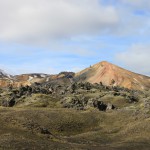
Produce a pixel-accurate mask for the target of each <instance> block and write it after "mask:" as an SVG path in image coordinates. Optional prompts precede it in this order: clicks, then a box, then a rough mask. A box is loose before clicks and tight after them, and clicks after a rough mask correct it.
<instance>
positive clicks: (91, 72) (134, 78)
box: [75, 61, 150, 90]
mask: <svg viewBox="0 0 150 150" xmlns="http://www.w3.org/2000/svg"><path fill="white" fill-rule="evenodd" d="M75 78H76V80H77V81H82V82H90V83H100V82H102V83H103V84H104V85H107V86H120V87H125V88H129V89H136V90H144V89H149V88H150V77H148V76H144V75H141V74H137V73H133V72H131V71H128V70H126V69H123V68H121V67H118V66H116V65H114V64H111V63H109V62H107V61H102V62H100V63H97V64H95V65H93V66H90V67H89V68H86V69H84V70H82V71H80V72H78V73H76V75H75Z"/></svg>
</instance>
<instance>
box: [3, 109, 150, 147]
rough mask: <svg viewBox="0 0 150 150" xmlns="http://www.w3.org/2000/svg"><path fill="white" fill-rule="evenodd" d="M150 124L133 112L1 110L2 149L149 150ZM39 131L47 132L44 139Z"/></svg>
mask: <svg viewBox="0 0 150 150" xmlns="http://www.w3.org/2000/svg"><path fill="white" fill-rule="evenodd" d="M149 122H150V120H149V119H148V118H144V117H143V116H141V117H139V118H137V116H135V115H134V113H133V111H125V110H124V111H113V112H106V113H105V112H99V111H96V110H88V111H76V110H72V109H71V110H70V109H61V108H54V109H52V108H32V109H31V108H2V107H1V108H0V123H1V128H0V137H1V138H0V145H1V147H0V148H1V149H12V150H14V149H79V150H80V149H99V148H101V149H140V148H141V147H142V149H148V147H149V146H150V145H149V139H150V134H149V131H150V126H149ZM38 127H44V128H46V129H48V130H49V131H50V133H51V135H47V134H46V135H44V134H41V133H40V132H39V130H37V128H38Z"/></svg>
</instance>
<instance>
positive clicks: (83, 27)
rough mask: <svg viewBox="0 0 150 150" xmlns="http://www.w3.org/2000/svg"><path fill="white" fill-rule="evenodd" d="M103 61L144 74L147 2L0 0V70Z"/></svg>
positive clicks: (148, 51)
mask: <svg viewBox="0 0 150 150" xmlns="http://www.w3.org/2000/svg"><path fill="white" fill-rule="evenodd" d="M104 60H105V61H108V62H110V63H113V64H116V65H118V66H121V67H123V68H126V69H128V70H131V71H133V72H136V73H140V74H145V75H148V76H150V1H149V0H13V1H12V0H5V1H4V0H0V69H3V70H5V71H6V72H8V73H10V74H23V73H47V74H55V73H59V72H61V71H74V72H78V71H80V70H82V69H84V68H86V67H89V66H90V65H93V64H95V63H98V62H101V61H104Z"/></svg>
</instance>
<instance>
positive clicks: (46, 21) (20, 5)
mask: <svg viewBox="0 0 150 150" xmlns="http://www.w3.org/2000/svg"><path fill="white" fill-rule="evenodd" d="M0 20H1V24H0V33H1V34H0V39H1V40H4V41H14V42H32V43H34V42H35V43H36V42H48V41H50V40H53V39H59V38H60V39H61V38H71V37H72V36H76V35H91V34H97V33H100V32H103V31H105V30H108V29H110V28H113V26H114V25H116V24H117V22H118V15H117V12H116V10H115V9H114V8H113V6H103V5H101V4H100V3H99V1H98V0H92V1H91V0H42V1H41V0H13V1H12V0H5V1H3V0H0Z"/></svg>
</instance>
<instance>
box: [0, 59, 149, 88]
mask: <svg viewBox="0 0 150 150" xmlns="http://www.w3.org/2000/svg"><path fill="white" fill-rule="evenodd" d="M73 81H76V82H78V81H79V82H90V83H100V82H101V83H102V84H104V85H107V86H120V87H125V88H129V89H135V90H144V89H149V88H150V77H148V76H144V75H141V74H137V73H133V72H131V71H128V70H126V69H123V68H121V67H118V66H116V65H114V64H111V63H109V62H107V61H102V62H100V63H97V64H95V65H93V66H90V67H89V68H86V69H84V70H82V71H80V72H78V73H73V72H61V73H59V74H56V75H48V74H40V73H33V74H22V75H16V76H11V75H9V74H7V73H5V72H4V71H2V70H0V87H7V86H9V85H13V86H14V87H19V86H21V85H31V84H32V83H35V82H38V83H43V82H53V83H57V82H59V83H64V84H65V83H69V82H73Z"/></svg>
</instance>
